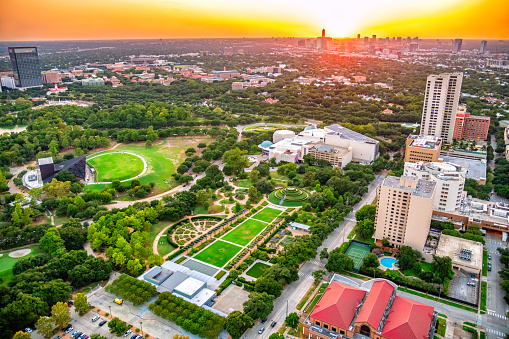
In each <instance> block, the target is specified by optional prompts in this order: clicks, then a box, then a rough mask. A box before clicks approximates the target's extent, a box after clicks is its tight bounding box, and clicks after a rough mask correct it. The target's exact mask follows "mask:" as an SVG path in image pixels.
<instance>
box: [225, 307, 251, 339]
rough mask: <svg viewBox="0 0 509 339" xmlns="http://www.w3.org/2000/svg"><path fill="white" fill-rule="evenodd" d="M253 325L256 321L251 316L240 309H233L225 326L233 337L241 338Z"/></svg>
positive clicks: (234, 338)
mask: <svg viewBox="0 0 509 339" xmlns="http://www.w3.org/2000/svg"><path fill="white" fill-rule="evenodd" d="M253 325H254V321H253V319H252V318H251V317H250V316H248V315H247V314H245V313H242V312H240V311H233V312H232V313H230V314H229V315H228V317H227V318H226V324H225V328H226V330H227V331H228V333H229V334H230V335H231V337H232V338H233V339H239V338H240V337H241V336H242V334H244V332H246V330H247V329H248V328H251V327H253Z"/></svg>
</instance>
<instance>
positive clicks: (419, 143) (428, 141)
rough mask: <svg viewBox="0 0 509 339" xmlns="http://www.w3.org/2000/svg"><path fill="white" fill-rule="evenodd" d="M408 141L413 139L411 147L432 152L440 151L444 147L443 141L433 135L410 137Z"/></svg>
mask: <svg viewBox="0 0 509 339" xmlns="http://www.w3.org/2000/svg"><path fill="white" fill-rule="evenodd" d="M408 139H412V141H411V143H410V144H409V146H411V147H421V148H427V149H431V150H435V149H439V148H440V147H441V145H442V139H440V138H439V137H436V136H433V135H413V134H411V135H409V136H408Z"/></svg>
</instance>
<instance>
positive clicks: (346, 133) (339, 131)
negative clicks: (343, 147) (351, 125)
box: [325, 124, 378, 144]
mask: <svg viewBox="0 0 509 339" xmlns="http://www.w3.org/2000/svg"><path fill="white" fill-rule="evenodd" d="M325 130H326V131H327V132H328V133H327V134H332V135H339V136H341V138H343V139H348V140H352V141H359V142H366V143H370V144H377V143H378V141H376V140H375V139H373V138H370V137H367V136H365V135H363V134H360V133H357V132H355V131H352V130H351V129H348V128H346V127H343V126H340V125H338V124H334V125H330V126H325Z"/></svg>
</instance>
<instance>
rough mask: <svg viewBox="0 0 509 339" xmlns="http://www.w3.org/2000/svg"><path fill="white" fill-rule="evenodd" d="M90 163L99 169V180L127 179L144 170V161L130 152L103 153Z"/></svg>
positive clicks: (89, 161) (90, 160)
mask: <svg viewBox="0 0 509 339" xmlns="http://www.w3.org/2000/svg"><path fill="white" fill-rule="evenodd" d="M88 163H89V164H91V165H92V166H94V168H95V170H96V171H97V181H108V182H111V181H112V180H125V179H129V178H133V177H135V176H137V175H138V174H140V173H141V172H143V161H142V160H141V159H140V158H138V157H137V156H134V155H132V154H128V153H119V152H116V151H111V153H101V155H99V156H96V157H95V158H93V159H89V160H88Z"/></svg>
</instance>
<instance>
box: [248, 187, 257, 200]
mask: <svg viewBox="0 0 509 339" xmlns="http://www.w3.org/2000/svg"><path fill="white" fill-rule="evenodd" d="M247 196H248V197H249V201H250V202H255V201H257V200H258V190H257V189H256V188H255V187H254V186H251V187H249V188H248V189H247Z"/></svg>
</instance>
